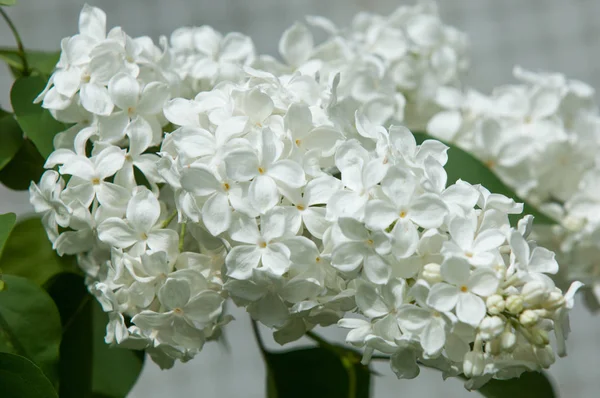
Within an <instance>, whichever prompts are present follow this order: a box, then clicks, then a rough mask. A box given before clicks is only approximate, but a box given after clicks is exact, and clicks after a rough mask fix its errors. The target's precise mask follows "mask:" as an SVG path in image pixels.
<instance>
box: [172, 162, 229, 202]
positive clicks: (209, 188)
mask: <svg viewBox="0 0 600 398" xmlns="http://www.w3.org/2000/svg"><path fill="white" fill-rule="evenodd" d="M220 186H221V184H220V183H219V181H218V180H217V178H216V177H215V175H214V174H213V172H212V171H211V170H210V168H209V167H207V166H205V165H202V164H194V165H192V166H191V167H190V168H184V169H183V170H182V172H181V188H183V189H185V190H186V191H188V192H191V193H193V194H194V195H198V196H208V195H211V194H213V193H214V192H215V191H217V190H219V188H220Z"/></svg>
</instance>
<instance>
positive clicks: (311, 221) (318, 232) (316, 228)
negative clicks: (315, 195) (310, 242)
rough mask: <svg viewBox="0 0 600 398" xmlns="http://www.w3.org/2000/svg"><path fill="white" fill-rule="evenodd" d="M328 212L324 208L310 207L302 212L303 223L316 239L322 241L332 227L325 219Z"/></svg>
mask: <svg viewBox="0 0 600 398" xmlns="http://www.w3.org/2000/svg"><path fill="white" fill-rule="evenodd" d="M325 215H326V210H325V209H324V208H322V207H309V208H308V209H306V210H304V211H303V212H302V222H304V226H306V229H308V232H310V233H311V235H313V236H314V237H315V238H317V239H322V238H323V234H324V233H325V231H326V230H327V228H329V226H330V225H331V222H329V221H327V219H326V218H325Z"/></svg>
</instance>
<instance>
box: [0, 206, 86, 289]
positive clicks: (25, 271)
mask: <svg viewBox="0 0 600 398" xmlns="http://www.w3.org/2000/svg"><path fill="white" fill-rule="evenodd" d="M0 268H2V271H3V272H4V273H7V274H12V275H18V276H22V277H25V278H28V279H30V280H31V281H33V282H35V283H37V284H38V285H40V286H41V285H43V284H44V283H46V281H47V280H48V279H50V278H51V277H52V276H54V275H56V274H58V273H61V272H64V271H75V270H76V269H77V268H76V266H75V261H74V258H73V257H71V256H64V257H59V256H58V255H57V254H56V252H55V251H54V250H53V249H52V244H51V243H50V241H49V240H48V236H47V235H46V231H45V230H44V227H43V225H42V222H41V220H40V219H39V218H36V217H34V218H29V219H27V220H23V221H21V222H19V223H17V225H15V227H14V228H13V231H12V233H11V234H10V236H9V237H8V240H7V241H6V244H5V247H4V253H3V254H2V257H0Z"/></svg>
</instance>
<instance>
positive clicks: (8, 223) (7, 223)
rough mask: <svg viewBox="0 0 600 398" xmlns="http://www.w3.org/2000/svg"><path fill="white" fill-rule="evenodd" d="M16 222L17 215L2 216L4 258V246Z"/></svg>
mask: <svg viewBox="0 0 600 398" xmlns="http://www.w3.org/2000/svg"><path fill="white" fill-rule="evenodd" d="M16 221H17V216H16V215H15V213H7V214H1V215H0V256H2V251H3V250H4V244H5V243H6V240H7V239H8V236H9V234H10V231H12V229H13V227H14V226H15V222H16ZM0 290H1V289H0Z"/></svg>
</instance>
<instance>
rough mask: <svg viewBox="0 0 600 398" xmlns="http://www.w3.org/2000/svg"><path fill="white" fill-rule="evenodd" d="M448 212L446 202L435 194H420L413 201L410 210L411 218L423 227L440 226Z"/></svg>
mask: <svg viewBox="0 0 600 398" xmlns="http://www.w3.org/2000/svg"><path fill="white" fill-rule="evenodd" d="M447 213H448V208H447V207H446V204H445V203H444V202H443V201H442V199H440V198H439V197H438V196H436V195H433V194H423V195H421V196H419V197H418V198H417V199H416V200H415V201H414V202H412V204H411V206H410V210H409V216H410V219H411V220H412V221H413V222H414V223H415V224H417V225H419V226H420V227H423V228H438V227H439V226H440V225H442V223H443V222H444V217H445V216H446V214H447Z"/></svg>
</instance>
